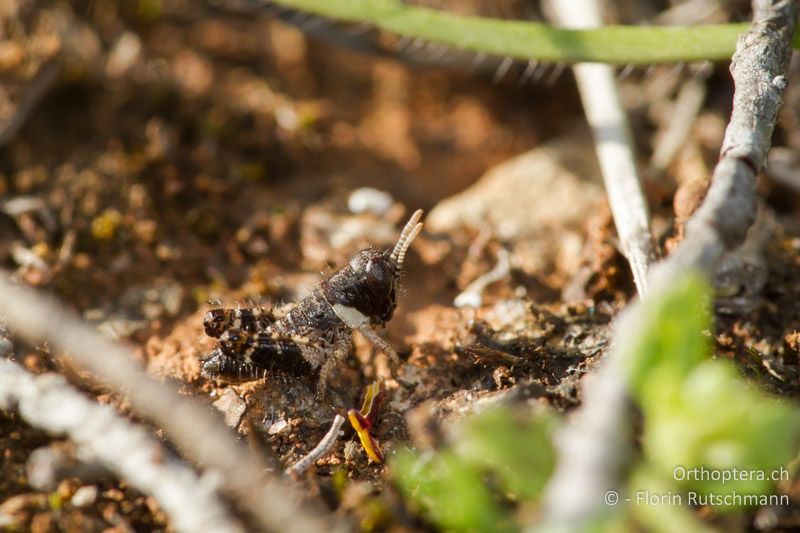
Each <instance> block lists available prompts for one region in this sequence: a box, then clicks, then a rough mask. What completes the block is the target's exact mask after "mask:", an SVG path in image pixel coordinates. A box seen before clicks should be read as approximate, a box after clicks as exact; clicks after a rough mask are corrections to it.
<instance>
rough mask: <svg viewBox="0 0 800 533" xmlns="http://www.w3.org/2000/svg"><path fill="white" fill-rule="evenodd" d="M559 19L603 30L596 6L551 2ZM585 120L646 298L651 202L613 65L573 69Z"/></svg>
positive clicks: (591, 0) (587, 0)
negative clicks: (644, 184) (637, 165)
mask: <svg viewBox="0 0 800 533" xmlns="http://www.w3.org/2000/svg"><path fill="white" fill-rule="evenodd" d="M549 6H550V9H552V10H553V12H554V14H555V16H556V18H558V19H559V20H560V22H562V23H563V24H564V25H566V26H568V27H572V28H589V27H595V26H600V25H601V17H600V10H599V7H598V5H597V2H596V0H557V1H551V2H549ZM573 71H574V72H575V80H576V81H577V83H578V90H579V91H580V95H581V101H582V102H583V109H584V112H585V113H586V120H587V121H588V122H589V125H590V126H591V128H592V134H593V135H594V142H595V150H596V152H597V158H598V160H599V162H600V169H601V171H602V173H603V183H604V184H605V187H606V192H607V194H608V202H609V204H611V213H612V215H613V216H614V225H615V226H616V228H617V234H618V235H619V239H620V242H621V244H622V252H623V253H624V254H625V257H626V258H627V259H628V263H629V264H630V266H631V271H632V272H633V280H634V282H635V283H636V288H637V290H638V291H639V295H640V296H644V295H645V294H646V292H647V270H648V267H649V265H650V262H651V261H652V259H653V246H652V239H651V237H650V226H649V219H650V217H649V214H648V208H647V199H646V198H645V197H644V193H643V192H642V187H641V178H640V177H639V172H638V170H637V169H636V158H635V154H634V148H633V142H632V140H631V133H630V128H629V126H628V120H627V118H626V117H625V111H624V110H623V109H622V102H621V101H620V97H619V92H618V91H617V85H616V74H615V73H614V68H613V67H611V66H610V65H601V64H599V63H579V64H577V65H575V66H574V67H573Z"/></svg>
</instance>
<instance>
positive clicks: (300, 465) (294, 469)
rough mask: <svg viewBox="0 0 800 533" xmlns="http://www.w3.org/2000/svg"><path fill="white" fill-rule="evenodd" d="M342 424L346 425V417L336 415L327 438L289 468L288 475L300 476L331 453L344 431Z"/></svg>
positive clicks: (326, 435)
mask: <svg viewBox="0 0 800 533" xmlns="http://www.w3.org/2000/svg"><path fill="white" fill-rule="evenodd" d="M342 424H344V417H343V416H342V415H336V416H335V417H334V418H333V423H332V424H331V428H330V429H329V430H328V432H327V433H326V434H325V436H324V437H322V440H321V441H319V444H317V445H316V446H315V447H314V449H313V450H311V451H310V452H308V455H306V456H305V457H302V458H300V460H299V461H297V462H296V463H295V464H293V465H292V466H291V467H289V468H287V469H286V473H287V474H291V475H294V476H299V475H300V474H302V473H303V472H305V471H306V470H308V469H309V467H310V466H311V465H313V464H314V463H316V462H317V461H318V460H319V459H321V458H322V457H324V456H325V455H326V454H327V453H328V452H329V451H331V448H333V445H334V444H336V441H337V439H338V438H339V430H341V429H342Z"/></svg>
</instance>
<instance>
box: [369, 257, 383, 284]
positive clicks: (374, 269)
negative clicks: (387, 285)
mask: <svg viewBox="0 0 800 533" xmlns="http://www.w3.org/2000/svg"><path fill="white" fill-rule="evenodd" d="M366 270H367V276H368V277H369V278H370V280H372V281H383V280H384V279H385V278H386V273H385V272H384V268H383V265H382V264H380V262H378V261H373V260H371V259H370V261H369V262H368V263H367V269H366Z"/></svg>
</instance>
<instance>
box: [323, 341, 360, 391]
mask: <svg viewBox="0 0 800 533" xmlns="http://www.w3.org/2000/svg"><path fill="white" fill-rule="evenodd" d="M352 344H353V343H352V338H351V336H350V334H349V333H348V334H347V335H339V336H337V337H336V339H335V340H334V343H333V347H332V348H331V350H332V352H333V353H332V355H331V356H330V357H328V358H327V359H325V362H324V363H322V368H320V371H319V381H317V398H320V399H322V398H324V397H325V391H326V390H327V388H328V380H329V379H330V377H331V376H332V375H333V371H334V370H335V369H336V367H338V366H339V365H340V364H341V363H342V361H344V360H345V358H346V357H347V354H348V353H350V347H351V346H352Z"/></svg>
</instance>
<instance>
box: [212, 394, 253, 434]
mask: <svg viewBox="0 0 800 533" xmlns="http://www.w3.org/2000/svg"><path fill="white" fill-rule="evenodd" d="M214 407H216V408H217V409H219V410H220V411H222V414H223V415H225V423H226V424H227V425H228V426H230V427H232V428H234V429H235V428H237V427H238V426H239V422H241V421H242V416H244V412H245V410H246V409H247V403H245V401H244V400H242V399H241V398H240V397H239V395H238V394H236V392H234V390H233V389H227V390H225V392H223V393H222V396H220V398H219V400H217V401H216V402H214Z"/></svg>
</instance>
